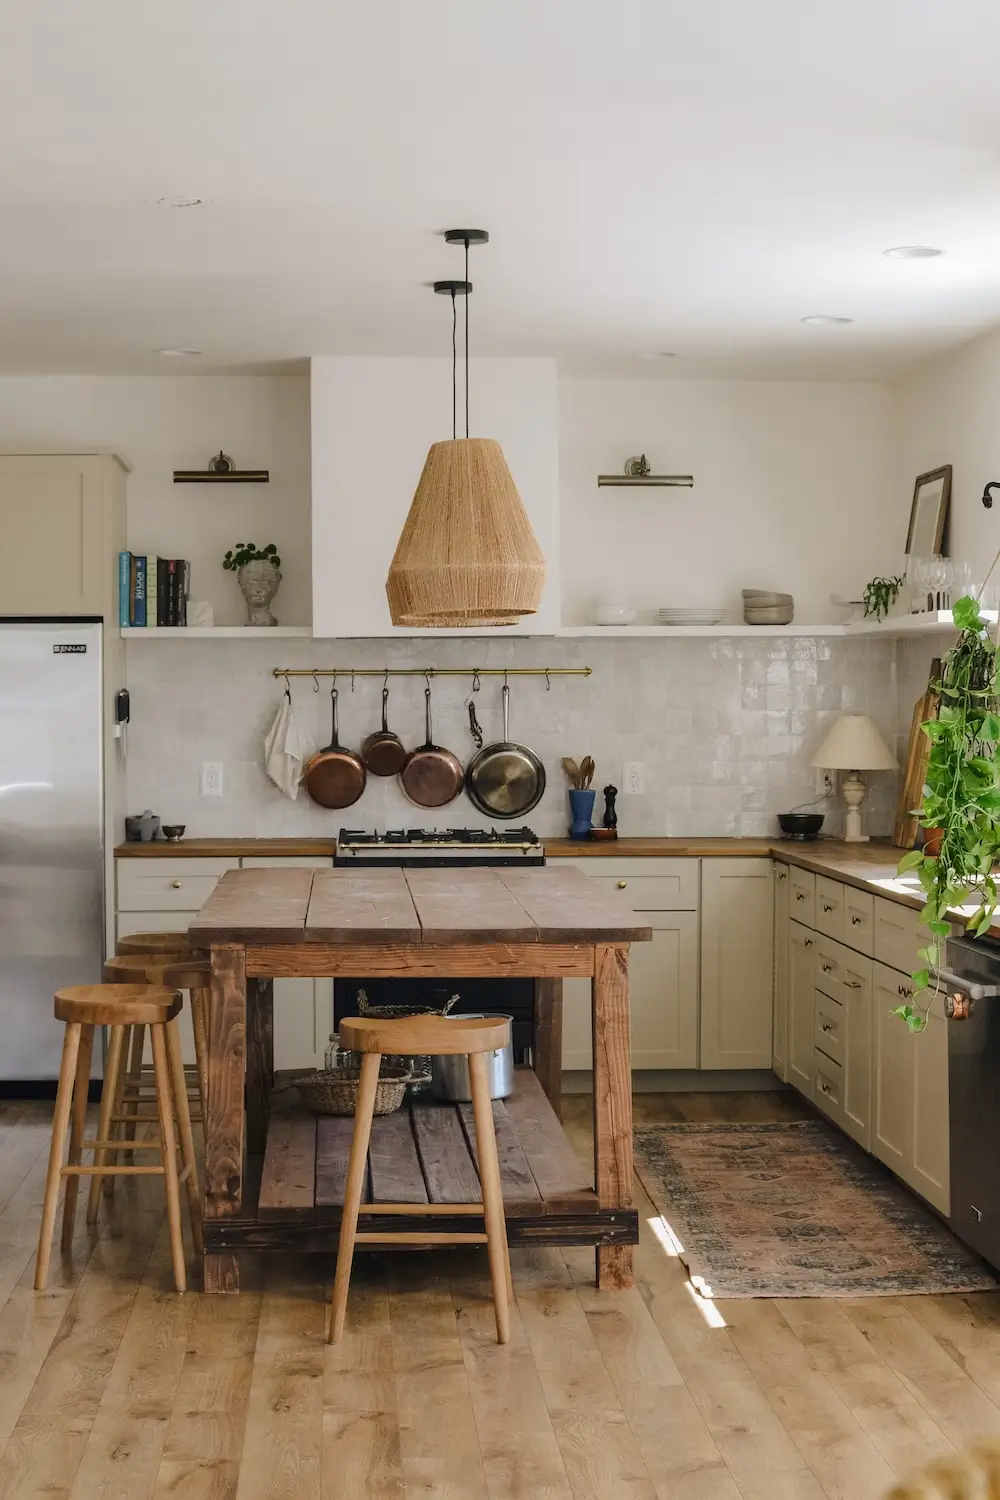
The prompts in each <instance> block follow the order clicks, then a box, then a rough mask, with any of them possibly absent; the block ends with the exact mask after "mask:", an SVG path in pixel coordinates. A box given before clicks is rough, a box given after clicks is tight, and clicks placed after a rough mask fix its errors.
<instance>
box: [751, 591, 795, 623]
mask: <svg viewBox="0 0 1000 1500" xmlns="http://www.w3.org/2000/svg"><path fill="white" fill-rule="evenodd" d="M794 615H795V600H794V599H793V598H792V596H791V594H773V593H768V592H767V591H766V590H763V589H744V590H743V618H744V620H745V621H746V622H747V624H748V625H790V624H791V623H792V620H793V618H794Z"/></svg>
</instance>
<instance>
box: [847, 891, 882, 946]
mask: <svg viewBox="0 0 1000 1500" xmlns="http://www.w3.org/2000/svg"><path fill="white" fill-rule="evenodd" d="M841 890H842V891H843V893H844V942H845V943H846V944H847V946H848V948H854V949H856V950H857V952H858V953H864V954H866V955H867V957H868V958H871V956H872V954H873V953H874V951H875V897H874V896H873V895H872V893H871V891H856V890H855V889H854V887H853V886H852V885H845V886H842V887H841Z"/></svg>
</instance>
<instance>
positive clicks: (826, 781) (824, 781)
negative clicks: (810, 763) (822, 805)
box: [816, 766, 837, 797]
mask: <svg viewBox="0 0 1000 1500" xmlns="http://www.w3.org/2000/svg"><path fill="white" fill-rule="evenodd" d="M836 790H837V784H836V782H835V781H834V779H833V772H832V771H825V770H823V769H822V767H820V766H817V767H816V795H817V797H832V796H833V794H834V792H835V791H836Z"/></svg>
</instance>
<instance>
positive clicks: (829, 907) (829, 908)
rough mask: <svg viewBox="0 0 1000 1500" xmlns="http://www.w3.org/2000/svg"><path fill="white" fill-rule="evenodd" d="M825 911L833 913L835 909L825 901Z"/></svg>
mask: <svg viewBox="0 0 1000 1500" xmlns="http://www.w3.org/2000/svg"><path fill="white" fill-rule="evenodd" d="M823 910H824V911H833V907H832V906H831V905H830V903H829V901H824V902H823Z"/></svg>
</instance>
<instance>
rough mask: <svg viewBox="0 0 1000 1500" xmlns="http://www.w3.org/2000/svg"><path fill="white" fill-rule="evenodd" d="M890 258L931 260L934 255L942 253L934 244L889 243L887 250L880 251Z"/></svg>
mask: <svg viewBox="0 0 1000 1500" xmlns="http://www.w3.org/2000/svg"><path fill="white" fill-rule="evenodd" d="M882 254H883V255H887V256H888V257H889V259H890V260H933V259H934V257H935V256H936V255H943V254H944V251H943V250H939V249H938V247H937V246H936V245H891V246H890V247H889V249H888V250H883V251H882Z"/></svg>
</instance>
